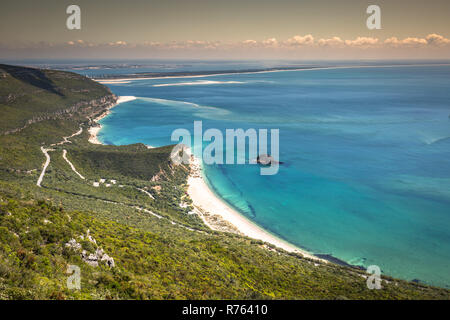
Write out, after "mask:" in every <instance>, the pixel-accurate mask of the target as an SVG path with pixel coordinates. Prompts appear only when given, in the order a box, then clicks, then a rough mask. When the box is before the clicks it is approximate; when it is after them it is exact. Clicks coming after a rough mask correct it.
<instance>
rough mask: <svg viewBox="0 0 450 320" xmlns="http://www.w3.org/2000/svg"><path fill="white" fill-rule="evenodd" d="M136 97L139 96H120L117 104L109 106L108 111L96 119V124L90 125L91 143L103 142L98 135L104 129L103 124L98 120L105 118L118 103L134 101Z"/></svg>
mask: <svg viewBox="0 0 450 320" xmlns="http://www.w3.org/2000/svg"><path fill="white" fill-rule="evenodd" d="M136 99H137V98H136V97H134V96H120V97H119V98H118V99H117V101H116V104H115V105H113V106H111V107H109V108H108V111H106V112H105V113H103V114H102V115H100V116H99V117H98V118H96V119H94V122H95V123H96V125H95V126H92V127H90V128H89V130H88V131H89V133H90V136H89V139H88V140H89V142H90V143H93V144H102V143H101V142H100V140H98V137H97V135H98V133H99V132H100V130H102V126H101V124H99V123H98V121H100V120H101V119H103V118H104V117H106V116H107V115H108V114H109V113H110V111H109V110H111V109H112V108H114V107H115V106H117V105H118V104H121V103H124V102H128V101H133V100H136Z"/></svg>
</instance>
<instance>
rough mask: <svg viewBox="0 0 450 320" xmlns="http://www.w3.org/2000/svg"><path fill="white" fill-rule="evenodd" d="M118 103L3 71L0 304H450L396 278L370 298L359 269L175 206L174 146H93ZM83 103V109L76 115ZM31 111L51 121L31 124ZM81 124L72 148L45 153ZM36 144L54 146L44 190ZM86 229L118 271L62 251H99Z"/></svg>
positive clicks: (181, 189)
mask: <svg viewBox="0 0 450 320" xmlns="http://www.w3.org/2000/svg"><path fill="white" fill-rule="evenodd" d="M11 70H13V71H14V72H12V71H11ZM2 72H3V75H4V74H6V76H2ZM28 73H29V74H28ZM14 90H16V91H14ZM80 90H81V91H80ZM11 92H14V95H16V96H17V97H16V98H15V99H13V100H11V98H8V96H9V95H10V94H11ZM19 92H22V93H23V95H22V93H21V95H20V97H19V94H18V93H19ZM36 95H40V97H39V98H37V97H36ZM99 97H103V98H102V99H103V100H102V101H103V102H102V103H97V102H96V103H90V102H89V101H91V102H92V101H93V100H95V101H97V99H99ZM39 99H40V100H39ZM114 99H115V97H114V96H113V95H112V94H111V93H110V92H109V91H108V90H107V89H105V88H104V87H103V86H100V85H98V84H97V83H95V82H92V81H90V80H88V79H85V78H83V77H81V76H78V75H74V74H72V73H66V72H53V71H42V70H40V71H39V72H38V71H35V70H33V69H27V68H22V69H21V68H19V67H14V68H12V67H7V66H0V103H1V105H0V115H5V116H6V117H9V118H8V119H10V121H4V119H5V118H2V120H1V121H4V122H0V132H2V133H3V134H2V135H0V299H186V298H187V299H257V298H261V299H448V298H449V291H448V290H445V289H439V288H433V287H429V286H425V285H421V284H416V283H410V282H406V281H401V280H396V279H391V278H384V280H386V281H383V283H382V286H383V289H381V290H369V289H367V286H366V279H365V278H364V276H365V273H364V272H363V271H362V270H358V269H354V268H348V267H342V266H337V265H335V264H332V263H318V262H317V261H311V260H309V259H306V258H304V257H302V256H300V255H297V254H289V253H287V252H284V251H282V250H278V249H277V250H268V249H267V248H268V247H270V245H268V244H265V243H263V242H261V241H256V240H252V239H249V238H246V237H242V236H239V235H236V234H232V233H224V232H216V231H212V230H210V229H209V228H208V227H206V226H205V225H204V224H203V222H202V221H201V219H200V218H199V217H198V216H197V215H194V214H189V213H190V211H191V209H192V208H191V207H190V206H189V205H188V206H187V207H184V206H183V207H182V206H180V203H182V202H183V203H186V204H190V203H191V201H190V199H188V197H187V195H186V180H187V179H186V178H187V176H188V174H189V168H188V167H185V166H183V165H179V166H175V165H173V164H172V163H171V162H170V152H171V149H172V147H170V146H167V147H162V148H156V149H148V148H146V147H145V146H144V145H142V144H135V145H129V146H103V145H92V144H90V143H88V142H87V138H88V133H87V128H88V125H89V124H90V123H91V120H90V119H91V118H92V117H93V116H95V115H98V114H99V113H102V112H104V111H105V110H106V108H107V107H108V106H109V105H110V104H111V102H112V101H114ZM27 101H34V102H33V103H36V104H28V105H26V104H25V102H27ZM80 101H82V102H83V103H82V105H83V106H84V107H82V108H80V107H77V108H75V109H76V111H74V110H75V109H73V108H72V109H71V106H72V105H71V104H73V105H79V103H80ZM62 102H64V104H63V103H62ZM22 103H23V106H24V107H23V109H22ZM33 105H35V106H36V110H35V111H34V109H33V108H34V107H33ZM58 108H62V109H64V110H66V109H71V110H72V111H71V112H69V113H60V112H59V111H60V110H61V109H58ZM12 110H13V111H12ZM14 110H15V111H14ZM36 114H45V117H41V118H40V119H38V120H39V121H34V122H33V121H32V122H31V123H29V124H27V123H28V122H27V121H28V120H30V119H35V120H36V119H37V118H36V117H35V115H36ZM24 124H27V125H26V126H25V127H24V128H23V126H24ZM80 127H81V128H82V129H83V131H82V133H81V134H80V135H77V136H74V137H73V138H71V139H70V141H71V143H65V144H61V145H54V146H50V145H51V144H54V143H57V142H60V141H62V140H63V138H62V137H63V136H70V135H72V134H73V133H75V132H77V131H78V130H79V128H80ZM15 129H20V130H15ZM5 133H7V134H5ZM41 146H43V147H45V148H47V149H52V150H51V151H48V153H49V155H50V157H51V162H50V165H49V166H48V168H47V171H46V174H45V176H44V179H43V182H42V188H40V187H37V186H36V181H37V179H38V177H39V175H40V172H41V169H42V164H43V163H44V161H45V156H44V154H43V153H42V152H41V150H40V147H41ZM63 150H66V151H67V158H68V159H69V160H70V161H71V163H72V164H73V165H74V166H75V168H76V170H77V171H78V172H79V173H80V174H81V175H82V176H83V177H85V179H81V178H80V177H79V176H78V175H77V174H76V173H75V172H74V171H73V170H72V169H71V168H70V166H69V164H68V163H67V162H66V160H65V159H64V158H63V156H62V154H63ZM102 179H104V180H105V181H104V182H103V180H102ZM97 184H98V185H97ZM144 191H145V192H144ZM87 230H90V234H91V235H92V236H93V237H94V238H95V239H96V241H97V245H98V247H101V248H102V249H103V250H104V251H105V252H106V253H107V254H108V255H109V256H111V257H113V259H114V261H115V267H114V268H110V267H107V266H106V265H105V264H102V263H100V265H99V266H97V267H93V266H90V265H88V264H87V263H86V262H85V261H83V259H82V257H81V254H80V252H79V251H76V250H74V249H71V248H68V247H66V245H65V244H66V243H67V242H68V241H70V240H71V239H75V240H76V241H77V242H78V243H80V244H81V245H82V247H83V249H84V250H86V251H87V252H88V253H94V251H95V250H96V249H97V245H96V244H93V243H91V242H89V241H86V239H82V238H81V236H82V235H86V233H87ZM68 265H77V266H79V267H80V268H81V290H69V289H68V288H67V285H66V281H67V277H68V274H66V270H67V267H68Z"/></svg>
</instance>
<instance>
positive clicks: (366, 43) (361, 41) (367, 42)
mask: <svg viewBox="0 0 450 320" xmlns="http://www.w3.org/2000/svg"><path fill="white" fill-rule="evenodd" d="M344 43H345V45H347V46H349V47H361V48H369V47H375V46H377V45H378V44H379V40H378V39H377V38H371V37H357V38H356V39H355V40H345V41H344Z"/></svg>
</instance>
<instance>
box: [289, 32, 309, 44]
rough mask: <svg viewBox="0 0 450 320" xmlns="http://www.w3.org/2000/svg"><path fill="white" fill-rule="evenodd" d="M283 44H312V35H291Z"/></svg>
mask: <svg viewBox="0 0 450 320" xmlns="http://www.w3.org/2000/svg"><path fill="white" fill-rule="evenodd" d="M285 44H286V45H287V46H303V45H313V44H314V37H313V36H312V35H310V34H307V35H305V36H298V35H297V36H293V37H292V38H290V39H288V40H286V42H285Z"/></svg>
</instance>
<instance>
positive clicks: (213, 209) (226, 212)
mask: <svg viewBox="0 0 450 320" xmlns="http://www.w3.org/2000/svg"><path fill="white" fill-rule="evenodd" d="M135 99H136V97H134V96H121V97H119V99H118V100H117V102H116V104H115V105H113V106H112V107H111V108H113V107H115V106H117V105H119V104H120V103H124V102H127V101H132V100H135ZM111 108H109V109H108V111H106V112H105V113H103V114H102V115H100V116H99V117H97V118H96V119H94V122H95V123H96V125H95V126H92V127H91V128H89V133H90V137H89V142H90V143H94V144H102V143H101V142H100V141H99V140H98V138H97V134H98V132H99V131H100V130H101V129H102V126H101V125H100V124H99V123H98V121H99V120H100V119H102V118H104V117H106V116H107V115H108V114H109V113H110V109H111ZM147 148H149V149H150V148H153V146H149V145H147ZM187 152H188V153H189V154H190V151H189V150H187ZM190 165H191V174H190V175H189V178H188V194H189V197H190V198H191V199H192V201H193V203H194V207H195V210H194V211H195V213H196V214H198V215H199V216H200V217H201V218H202V220H203V221H204V222H205V224H206V225H207V226H208V227H210V228H211V229H213V230H217V231H233V230H234V232H237V233H239V234H242V235H245V236H247V237H249V238H253V239H257V240H262V241H264V242H267V243H270V244H272V245H274V246H276V247H278V248H281V249H283V250H286V251H288V252H296V253H300V254H302V255H303V256H305V257H308V258H311V259H315V260H320V261H322V262H326V260H323V259H320V258H318V257H316V256H314V255H313V254H311V253H309V252H307V251H305V250H302V249H300V248H297V247H296V246H294V245H292V244H290V243H288V242H286V241H284V240H282V239H280V238H278V237H276V236H275V235H273V234H271V233H269V232H267V231H266V230H264V229H263V228H261V227H259V226H258V225H256V224H255V223H253V222H251V221H250V220H248V219H247V218H245V217H244V216H242V215H241V214H240V213H239V212H237V211H236V210H235V209H233V208H232V207H231V206H230V205H228V204H227V203H226V202H225V201H224V200H222V199H221V198H220V197H218V196H217V195H216V194H214V192H213V191H212V190H211V189H210V188H209V186H208V184H207V183H206V181H205V180H204V178H203V175H202V167H201V163H200V160H199V159H197V158H194V157H191V163H190ZM205 215H212V216H214V217H215V218H219V220H221V221H217V219H215V222H214V223H211V222H210V221H208V220H207V219H205ZM224 222H225V223H224ZM224 225H227V226H225V227H224Z"/></svg>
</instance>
